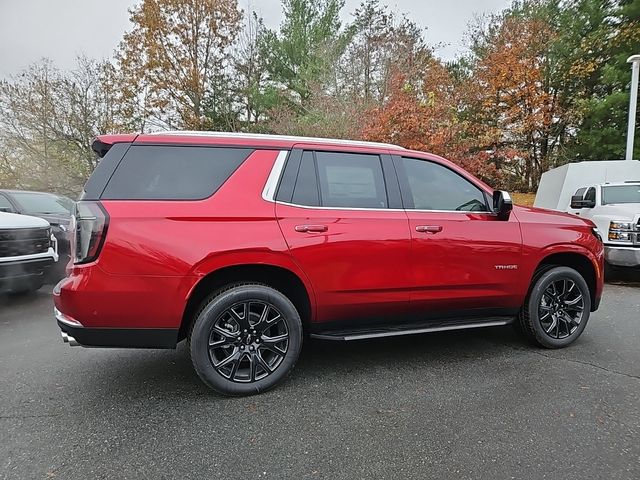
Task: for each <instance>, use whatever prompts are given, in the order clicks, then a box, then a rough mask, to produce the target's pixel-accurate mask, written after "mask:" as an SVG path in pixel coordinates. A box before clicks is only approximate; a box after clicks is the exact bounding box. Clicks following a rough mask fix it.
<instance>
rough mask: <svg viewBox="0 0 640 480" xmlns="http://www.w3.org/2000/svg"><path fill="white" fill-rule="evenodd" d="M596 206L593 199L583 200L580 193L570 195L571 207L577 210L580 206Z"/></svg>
mask: <svg viewBox="0 0 640 480" xmlns="http://www.w3.org/2000/svg"><path fill="white" fill-rule="evenodd" d="M595 206H596V202H594V201H593V200H585V199H583V198H582V196H581V195H573V196H572V197H571V208H573V209H575V210H579V209H581V208H593V207H595Z"/></svg>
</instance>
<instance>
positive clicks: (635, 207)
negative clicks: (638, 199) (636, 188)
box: [599, 203, 640, 221]
mask: <svg viewBox="0 0 640 480" xmlns="http://www.w3.org/2000/svg"><path fill="white" fill-rule="evenodd" d="M599 214H600V215H607V216H611V217H616V218H612V220H629V221H631V220H634V219H635V218H636V217H637V216H638V215H639V214H640V203H612V204H609V205H603V206H602V208H601V209H600V212H599Z"/></svg>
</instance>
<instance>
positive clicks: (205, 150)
mask: <svg viewBox="0 0 640 480" xmlns="http://www.w3.org/2000/svg"><path fill="white" fill-rule="evenodd" d="M252 152H253V150H252V149H245V148H219V147H195V146H168V145H163V146H157V145H132V146H131V148H129V150H128V151H127V153H126V155H125V157H124V158H123V159H122V161H121V162H120V164H119V165H118V167H117V168H116V170H115V172H114V173H113V176H112V177H111V179H110V180H109V183H108V184H107V187H106V188H105V190H104V192H103V193H102V196H101V198H103V199H106V200H202V199H204V198H207V197H209V196H211V195H212V194H213V193H215V191H216V190H218V189H219V188H220V187H221V186H222V184H223V183H224V182H226V181H227V179H228V178H229V177H230V176H231V174H233V172H234V171H235V170H236V169H237V168H238V167H239V166H240V165H241V164H242V162H244V160H246V159H247V157H248V156H249V155H250V154H251V153H252Z"/></svg>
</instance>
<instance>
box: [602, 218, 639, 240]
mask: <svg viewBox="0 0 640 480" xmlns="http://www.w3.org/2000/svg"><path fill="white" fill-rule="evenodd" d="M634 227H635V225H634V224H633V223H632V222H628V221H625V220H612V221H611V222H610V223H609V235H608V238H609V240H610V241H612V242H626V243H630V242H632V241H633V237H632V233H633V231H634Z"/></svg>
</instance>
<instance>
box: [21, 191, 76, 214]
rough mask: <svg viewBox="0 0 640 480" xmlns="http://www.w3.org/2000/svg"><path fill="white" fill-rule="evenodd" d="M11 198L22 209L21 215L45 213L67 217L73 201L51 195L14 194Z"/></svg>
mask: <svg viewBox="0 0 640 480" xmlns="http://www.w3.org/2000/svg"><path fill="white" fill-rule="evenodd" d="M12 196H13V197H14V198H15V200H16V202H18V203H19V204H20V206H21V207H22V210H23V213H26V214H27V215H39V214H47V213H53V214H61V215H69V214H70V213H71V208H72V206H73V200H71V199H69V198H66V197H59V196H58V195H53V194H51V193H30V192H15V193H12Z"/></svg>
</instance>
